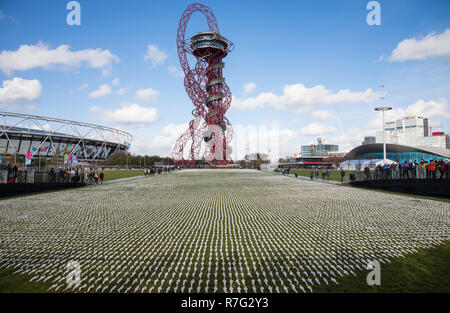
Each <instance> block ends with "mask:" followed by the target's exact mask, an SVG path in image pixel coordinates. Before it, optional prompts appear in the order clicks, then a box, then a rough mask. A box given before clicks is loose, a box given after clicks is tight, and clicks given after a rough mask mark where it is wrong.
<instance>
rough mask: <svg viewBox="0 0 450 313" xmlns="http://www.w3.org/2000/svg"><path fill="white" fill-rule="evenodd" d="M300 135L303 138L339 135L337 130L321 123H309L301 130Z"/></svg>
mask: <svg viewBox="0 0 450 313" xmlns="http://www.w3.org/2000/svg"><path fill="white" fill-rule="evenodd" d="M301 133H302V135H305V136H323V135H329V134H337V133H339V129H337V128H336V127H333V126H331V125H325V124H321V123H311V124H308V125H306V126H305V127H303V128H302V129H301Z"/></svg>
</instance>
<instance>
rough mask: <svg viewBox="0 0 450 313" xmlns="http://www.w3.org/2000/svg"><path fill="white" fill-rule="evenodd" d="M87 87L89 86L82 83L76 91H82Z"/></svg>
mask: <svg viewBox="0 0 450 313" xmlns="http://www.w3.org/2000/svg"><path fill="white" fill-rule="evenodd" d="M88 86H89V84H88V83H84V84H83V85H81V86H80V87H78V89H77V90H78V91H82V90H84V89H86V88H87V87H88Z"/></svg>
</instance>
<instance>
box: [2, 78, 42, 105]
mask: <svg viewBox="0 0 450 313" xmlns="http://www.w3.org/2000/svg"><path fill="white" fill-rule="evenodd" d="M41 93H42V86H41V83H40V82H39V80H37V79H31V80H27V79H23V78H20V77H14V78H13V79H11V80H5V81H3V87H2V88H0V106H1V105H10V104H16V103H23V102H29V101H34V100H36V99H38V98H39V97H40V96H41Z"/></svg>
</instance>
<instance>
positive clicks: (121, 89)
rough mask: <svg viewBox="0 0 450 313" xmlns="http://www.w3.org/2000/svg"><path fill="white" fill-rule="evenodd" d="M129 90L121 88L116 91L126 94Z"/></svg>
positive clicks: (119, 93)
mask: <svg viewBox="0 0 450 313" xmlns="http://www.w3.org/2000/svg"><path fill="white" fill-rule="evenodd" d="M127 92H128V89H127V88H120V89H119V90H117V91H116V93H117V94H118V95H124V94H126V93H127Z"/></svg>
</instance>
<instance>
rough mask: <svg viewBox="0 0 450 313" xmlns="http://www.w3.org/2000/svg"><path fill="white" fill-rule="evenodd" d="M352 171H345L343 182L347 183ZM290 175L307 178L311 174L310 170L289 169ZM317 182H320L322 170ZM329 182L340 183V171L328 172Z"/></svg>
mask: <svg viewBox="0 0 450 313" xmlns="http://www.w3.org/2000/svg"><path fill="white" fill-rule="evenodd" d="M352 172H353V171H345V177H344V182H348V181H349V179H348V177H349V175H350V173H352ZM289 173H290V174H297V175H299V176H306V177H309V175H310V174H311V169H295V168H293V169H291V171H290V172H289ZM325 179H326V178H325ZM319 180H322V170H319ZM330 180H334V181H341V171H340V170H330Z"/></svg>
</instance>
